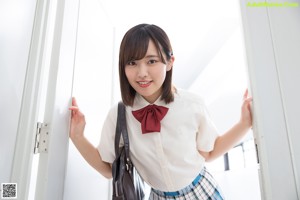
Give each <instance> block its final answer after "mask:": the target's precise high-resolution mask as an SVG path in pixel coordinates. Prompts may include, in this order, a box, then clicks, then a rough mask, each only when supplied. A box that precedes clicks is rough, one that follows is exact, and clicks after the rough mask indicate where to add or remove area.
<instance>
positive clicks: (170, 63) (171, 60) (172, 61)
mask: <svg viewBox="0 0 300 200" xmlns="http://www.w3.org/2000/svg"><path fill="white" fill-rule="evenodd" d="M174 61H175V57H174V56H171V58H170V60H169V61H168V63H167V71H170V70H171V69H172V67H173V64H174Z"/></svg>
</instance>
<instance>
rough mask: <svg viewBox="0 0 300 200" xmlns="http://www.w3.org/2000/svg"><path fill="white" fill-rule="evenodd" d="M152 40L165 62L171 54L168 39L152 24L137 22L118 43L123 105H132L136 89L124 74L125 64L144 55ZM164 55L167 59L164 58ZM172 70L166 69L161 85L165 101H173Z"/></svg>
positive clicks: (162, 98)
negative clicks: (119, 43)
mask: <svg viewBox="0 0 300 200" xmlns="http://www.w3.org/2000/svg"><path fill="white" fill-rule="evenodd" d="M150 40H152V41H153V43H154V44H155V46H156V49H157V51H158V53H159V56H160V59H161V60H162V62H163V63H165V64H166V63H167V61H168V60H170V58H171V56H172V55H173V51H172V47H171V43H170V40H169V38H168V36H167V34H166V33H165V31H164V30H163V29H161V28H160V27H158V26H156V25H152V24H139V25H136V26H134V27H132V28H131V29H129V30H128V31H127V33H126V34H125V35H124V37H123V40H122V42H121V45H120V54H119V78H120V89H121V95H122V100H123V102H124V104H125V105H130V106H132V105H133V101H134V97H135V94H136V91H135V90H134V89H133V88H132V87H131V85H130V84H129V82H128V79H127V77H126V74H125V66H126V64H127V63H128V62H129V61H132V60H140V59H142V58H144V57H145V55H146V53H147V50H148V45H149V41H150ZM164 55H165V57H166V59H167V61H166V60H165V58H164ZM172 70H173V67H172V68H171V70H169V71H167V74H166V78H165V80H164V82H163V85H162V95H161V100H164V101H165V103H170V102H172V101H174V93H173V86H172Z"/></svg>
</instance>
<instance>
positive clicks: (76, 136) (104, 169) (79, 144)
mask: <svg viewBox="0 0 300 200" xmlns="http://www.w3.org/2000/svg"><path fill="white" fill-rule="evenodd" d="M69 109H70V110H71V111H72V117H71V127H70V138H71V140H72V142H73V143H74V145H75V147H76V148H77V149H78V151H79V152H80V154H81V155H82V156H83V158H84V159H85V160H86V161H87V162H88V163H89V164H90V165H91V166H92V167H93V168H94V169H96V170H97V171H98V172H99V173H100V174H102V175H103V176H104V177H106V178H111V177H112V172H111V166H110V164H109V163H107V162H104V161H102V158H101V156H100V154H99V152H98V150H97V148H95V147H94V146H93V145H92V144H91V143H90V142H89V141H88V140H87V139H86V138H85V137H84V128H85V124H86V122H85V117H84V115H83V114H82V113H81V112H80V110H79V108H78V105H77V103H76V100H75V98H73V99H72V106H71V107H70V108H69Z"/></svg>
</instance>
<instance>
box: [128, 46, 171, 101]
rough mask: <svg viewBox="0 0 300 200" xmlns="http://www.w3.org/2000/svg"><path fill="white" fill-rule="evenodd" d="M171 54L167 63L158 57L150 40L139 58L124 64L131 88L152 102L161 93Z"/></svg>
mask: <svg viewBox="0 0 300 200" xmlns="http://www.w3.org/2000/svg"><path fill="white" fill-rule="evenodd" d="M173 62H174V57H173V56H172V57H171V59H170V60H169V61H167V63H166V64H165V63H163V62H162V60H161V59H160V56H159V54H158V51H157V49H156V47H155V45H154V43H153V42H152V41H151V40H150V41H149V45H148V50H147V53H146V55H145V57H144V58H142V59H141V60H132V61H130V62H128V63H127V64H126V66H125V74H126V77H127V79H128V81H129V84H130V85H131V87H133V89H134V90H135V91H136V92H137V93H139V94H140V95H141V96H143V97H144V99H145V100H146V101H148V102H149V103H154V102H155V101H156V100H157V98H158V97H159V96H160V95H161V93H162V84H163V82H164V80H165V77H166V72H167V71H169V70H171V68H172V66H173Z"/></svg>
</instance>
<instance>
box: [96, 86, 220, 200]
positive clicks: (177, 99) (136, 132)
mask: <svg viewBox="0 0 300 200" xmlns="http://www.w3.org/2000/svg"><path fill="white" fill-rule="evenodd" d="M147 105H149V103H148V102H147V101H146V100H145V99H144V98H143V97H142V96H140V95H138V94H137V95H136V97H135V99H134V104H133V106H132V107H131V106H126V120H127V129H128V136H129V143H130V156H131V159H132V162H133V163H134V165H135V167H136V169H137V170H138V172H139V174H140V175H141V177H142V178H143V180H144V181H145V182H146V183H147V184H148V185H149V186H151V187H152V190H151V194H150V199H151V200H152V199H153V200H155V199H197V198H194V197H195V196H197V197H198V198H199V199H218V200H219V199H223V198H222V197H221V194H219V193H220V191H219V188H218V186H217V183H216V182H215V180H214V179H213V178H212V177H211V175H210V174H209V173H208V172H207V171H206V169H205V166H204V164H205V159H204V158H203V157H202V156H201V155H200V153H199V152H198V150H201V151H205V152H209V151H211V150H213V148H214V143H215V140H216V138H217V137H218V132H217V130H216V128H215V126H214V124H213V123H212V121H211V120H210V117H209V115H208V112H207V109H206V106H205V104H204V102H203V100H202V99H201V98H200V97H199V96H198V95H196V94H193V93H191V92H188V91H185V90H177V92H176V93H175V96H174V101H173V102H171V103H169V104H165V102H164V101H162V100H160V99H158V100H157V101H156V102H154V105H157V106H164V107H166V108H167V109H168V111H167V114H166V115H165V116H164V117H163V119H162V120H161V121H160V131H159V132H158V131H157V132H150V133H144V134H143V133H142V129H141V122H140V121H138V120H137V119H136V118H135V116H134V115H133V113H132V111H137V110H139V109H141V108H144V107H146V106H147ZM116 121H117V105H115V106H113V107H112V108H111V110H110V111H109V113H108V115H107V118H106V120H105V122H104V125H103V129H102V134H101V139H100V143H99V145H98V151H99V153H100V155H101V157H102V160H103V161H105V162H108V163H112V162H113V161H114V159H115V152H114V135H115V128H116ZM214 195H215V196H216V197H214Z"/></svg>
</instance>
